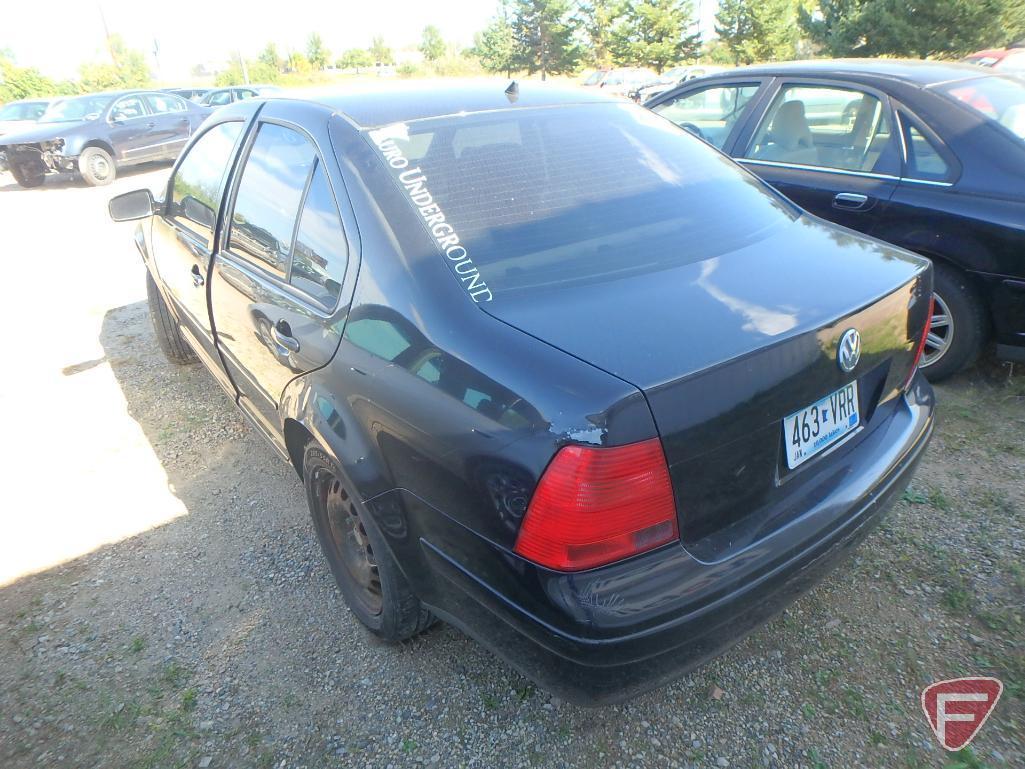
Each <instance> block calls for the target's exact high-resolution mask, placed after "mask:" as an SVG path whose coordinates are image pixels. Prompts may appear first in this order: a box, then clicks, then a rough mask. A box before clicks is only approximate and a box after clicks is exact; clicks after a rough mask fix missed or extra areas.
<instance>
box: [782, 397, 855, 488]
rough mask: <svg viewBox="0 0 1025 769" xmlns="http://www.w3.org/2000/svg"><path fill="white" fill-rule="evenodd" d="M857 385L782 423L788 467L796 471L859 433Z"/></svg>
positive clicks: (794, 414)
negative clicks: (853, 432)
mask: <svg viewBox="0 0 1025 769" xmlns="http://www.w3.org/2000/svg"><path fill="white" fill-rule="evenodd" d="M860 423H861V415H860V414H859V413H858V383H857V382H850V383H849V384H845V385H844V386H843V387H841V388H840V389H839V390H837V391H836V392H833V393H830V394H829V395H827V396H826V397H825V398H822V399H821V400H819V401H816V402H815V403H813V404H811V405H810V406H808V407H806V408H803V409H801V410H800V411H798V412H795V413H793V414H791V415H790V416H788V417H787V418H786V419H784V420H783V444H784V445H785V446H786V454H787V467H789V468H790V469H791V470H793V469H794V468H795V467H797V466H798V465H799V464H801V463H802V462H806V461H807V460H809V459H811V458H812V457H813V456H815V455H816V454H818V453H819V452H820V451H822V450H823V449H826V448H828V447H830V446H832V445H833V444H834V443H836V442H837V441H838V440H840V439H841V438H843V437H844V436H845V435H847V434H848V433H849V432H851V431H853V430H855V429H857V427H858V425H859V424H860Z"/></svg>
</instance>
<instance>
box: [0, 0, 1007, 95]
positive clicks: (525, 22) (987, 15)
mask: <svg viewBox="0 0 1025 769" xmlns="http://www.w3.org/2000/svg"><path fill="white" fill-rule="evenodd" d="M715 31H716V37H715V38H714V39H713V40H711V41H709V42H706V43H704V44H702V41H701V37H700V35H699V33H698V29H697V20H696V18H695V15H694V7H693V5H692V3H691V0H579V1H577V0H500V1H499V5H498V11H497V13H496V14H495V16H494V17H493V18H492V19H491V21H490V22H489V23H488V25H487V26H486V27H485V28H484V29H483V30H481V31H480V32H478V33H477V35H475V37H474V44H473V46H472V47H471V48H468V49H465V50H461V51H460V50H457V49H456V48H455V47H454V46H452V45H450V44H448V43H446V41H445V39H444V37H443V35H442V33H441V30H440V29H438V27H437V26H435V25H433V24H431V25H428V26H427V27H425V28H424V29H423V32H422V34H421V39H420V43H419V45H418V46H417V48H418V50H419V51H420V53H421V54H422V56H423V58H424V60H425V61H426V62H427V63H428V65H429V68H428V70H429V72H431V73H433V74H440V75H445V74H472V73H473V72H474V71H477V72H479V71H480V70H482V69H483V70H484V71H487V72H497V73H502V74H504V75H506V76H510V77H511V76H512V74H513V73H516V72H527V73H529V74H535V73H540V75H541V77H542V79H543V78H545V77H547V76H548V75H560V74H569V73H575V72H578V71H579V70H580V69H582V68H584V67H600V68H606V67H612V66H639V67H649V68H651V69H654V70H656V71H658V72H662V71H663V70H664V69H665V68H666V67H669V66H673V65H676V64H680V63H685V62H693V61H696V60H698V59H700V60H703V61H706V62H709V63H716V64H749V63H752V62H756V61H780V60H787V59H793V58H799V57H800V58H805V57H815V56H830V57H847V56H855V57H858V56H869V57H871V56H904V57H911V58H957V57H960V56H963V55H964V54H966V53H970V52H972V51H975V50H978V49H980V48H987V47H1000V46H1003V45H1007V44H1009V43H1011V42H1013V41H1018V40H1022V39H1025V1H1023V0H927V1H926V2H918V3H912V2H906V0H720V4H719V9H718V13H717V15H716V19H715ZM108 49H109V54H110V61H109V62H107V61H102V62H91V63H87V64H83V65H82V66H81V67H80V68H79V76H78V77H77V78H75V79H72V80H63V81H56V80H52V79H50V78H47V77H45V76H44V75H43V74H42V73H40V72H39V71H38V70H36V69H33V68H30V67H18V66H16V65H15V63H14V58H13V56H12V55H11V54H10V52H9V51H3V50H0V102H6V101H10V100H13V99H22V98H28V97H31V96H40V95H47V96H52V95H66V94H76V93H88V92H92V91H103V90H111V89H118V88H144V87H147V86H149V85H150V84H151V82H152V75H151V73H150V70H149V66H148V65H147V58H146V55H145V54H144V53H142V52H141V51H137V50H133V49H130V48H128V47H127V46H126V45H125V44H124V41H123V40H122V39H121V38H120V37H118V36H117V35H111V36H110V38H109V40H108ZM395 59H396V57H395V55H394V52H393V51H392V49H391V47H390V46H389V45H388V44H387V42H386V41H385V39H384V38H383V37H374V38H372V40H371V41H370V45H369V46H367V47H365V48H350V49H347V50H345V51H342V52H341V53H340V54H339V55H338V56H337V57H332V55H331V52H330V51H329V50H328V48H327V47H326V46H325V44H324V41H323V39H322V37H321V36H320V34H319V33H317V32H314V33H312V34H311V35H310V36H309V38H308V39H307V41H306V46H305V49H304V50H296V51H289V52H287V53H284V54H282V53H279V51H278V48H277V46H276V45H275V44H274V43H273V42H271V43H268V44H267V46H266V47H265V48H264V49H263V50H262V51H261V52H260V54H259V55H258V56H257V57H256V58H255V59H253V60H246V61H245V62H243V61H242V60H241V58H239V56H236V57H235V58H233V59H232V60H231V62H230V63H229V66H228V67H227V68H226V69H225V70H223V71H221V72H219V73H217V75H216V80H215V82H216V83H217V84H218V85H230V84H235V83H240V82H242V81H243V79H244V75H243V70H244V71H245V73H246V74H247V75H248V77H249V80H250V81H251V82H275V81H278V80H279V79H280V78H282V77H283V76H289V75H292V74H293V73H294V74H298V75H300V76H302V75H313V74H314V73H316V72H318V71H320V70H324V69H327V68H328V67H330V66H332V65H333V66H334V67H336V68H339V69H346V70H355V71H357V72H359V71H360V70H362V69H365V68H369V67H374V66H377V65H391V64H394V63H395ZM421 72H422V70H419V69H417V68H416V67H415V66H413V65H411V64H408V63H407V64H404V65H403V66H402V67H400V68H399V74H404V75H414V74H419V73H421ZM194 74H197V75H199V74H205V73H204V72H202V71H201V68H197V70H196V72H195V73H194ZM293 82H294V81H293Z"/></svg>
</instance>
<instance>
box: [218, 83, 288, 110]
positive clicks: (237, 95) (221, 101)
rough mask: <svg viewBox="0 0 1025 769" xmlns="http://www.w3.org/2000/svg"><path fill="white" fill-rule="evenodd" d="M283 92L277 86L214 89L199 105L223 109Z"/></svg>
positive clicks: (241, 86)
mask: <svg viewBox="0 0 1025 769" xmlns="http://www.w3.org/2000/svg"><path fill="white" fill-rule="evenodd" d="M282 90H283V89H282V88H280V87H278V86H276V85H244V86H243V85H239V86H232V87H230V88H214V89H213V90H212V91H209V92H208V93H207V94H206V95H204V96H203V97H202V98H201V99H200V100H199V103H200V104H202V105H204V106H206V107H223V106H224V105H225V104H233V103H235V102H237V101H244V100H245V99H253V98H256V97H257V96H268V95H270V94H273V93H278V92H280V91H282Z"/></svg>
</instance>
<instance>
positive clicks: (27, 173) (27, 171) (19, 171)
mask: <svg viewBox="0 0 1025 769" xmlns="http://www.w3.org/2000/svg"><path fill="white" fill-rule="evenodd" d="M10 165H11V176H13V177H14V181H16V182H17V183H18V185H19V186H21V187H24V188H25V189H31V188H33V187H41V186H42V185H43V180H44V179H46V171H45V170H44V169H43V166H42V164H41V163H11V164H10Z"/></svg>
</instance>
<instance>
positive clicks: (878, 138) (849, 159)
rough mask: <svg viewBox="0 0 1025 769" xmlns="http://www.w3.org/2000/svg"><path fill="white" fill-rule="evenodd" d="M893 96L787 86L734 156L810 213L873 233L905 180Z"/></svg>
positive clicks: (847, 89) (843, 88)
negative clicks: (891, 109)
mask: <svg viewBox="0 0 1025 769" xmlns="http://www.w3.org/2000/svg"><path fill="white" fill-rule="evenodd" d="M893 125H894V121H893V116H892V114H891V111H890V106H889V103H888V100H887V99H886V97H885V96H882V95H881V94H877V93H874V92H869V91H868V90H866V89H861V88H857V87H854V86H846V85H836V84H811V83H783V84H782V86H781V87H780V88H779V91H778V93H777V94H776V96H775V98H774V99H773V100H772V102H771V104H770V106H769V108H768V109H767V110H766V111H765V113H764V114H763V115H762V118H761V120H760V121H759V123H758V125H757V126H756V127H755V129H754V131H753V134H752V135H751V136H750V139H748V140H747V141H744V140H741V141H739V142H738V146H737V148H736V149H735V150H734V155H735V156H737V157H738V160H740V162H742V163H743V164H744V165H746V166H747V167H748V168H750V169H751V171H753V172H754V173H756V174H758V176H760V177H761V178H763V179H765V181H767V182H769V184H771V185H772V186H774V187H775V188H776V189H778V190H779V191H780V192H782V193H783V194H784V195H786V196H787V197H788V198H790V199H791V200H793V201H794V202H795V203H797V204H798V205H799V206H801V207H802V208H804V209H806V210H808V211H810V212H811V213H813V214H817V215H818V216H821V217H822V218H824V219H828V220H830V221H833V222H836V223H837V224H842V225H844V226H845V227H850V228H851V229H855V230H859V231H860V232H864V233H870V232H872V230H873V229H875V227H876V225H877V224H878V222H879V220H880V218H881V217H882V216H883V215H884V213H885V210H886V206H887V204H888V202H889V200H890V197H891V196H892V195H893V193H894V190H895V189H896V187H897V183H898V181H899V179H900V167H901V160H900V145H899V141H898V138H897V136H896V135H895V134H896V132H895V131H894V130H893Z"/></svg>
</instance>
